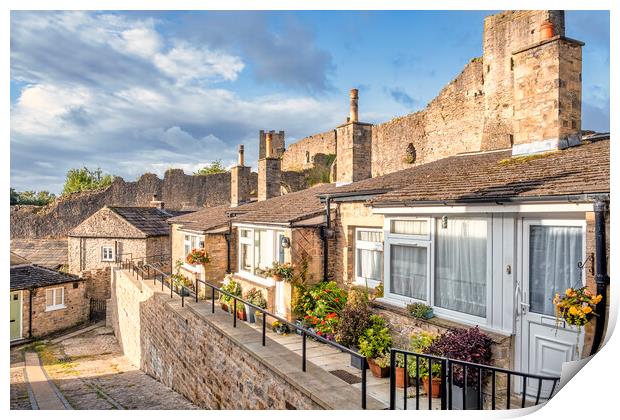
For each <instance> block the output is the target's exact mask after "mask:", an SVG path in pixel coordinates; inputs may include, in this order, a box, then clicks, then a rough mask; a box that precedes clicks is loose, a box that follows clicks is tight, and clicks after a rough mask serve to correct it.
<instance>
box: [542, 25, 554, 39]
mask: <svg viewBox="0 0 620 420" xmlns="http://www.w3.org/2000/svg"><path fill="white" fill-rule="evenodd" d="M554 35H555V34H554V30H553V23H551V22H549V21H548V20H547V21H544V22H543V23H541V24H540V39H541V40H545V39H550V38H553V36H554Z"/></svg>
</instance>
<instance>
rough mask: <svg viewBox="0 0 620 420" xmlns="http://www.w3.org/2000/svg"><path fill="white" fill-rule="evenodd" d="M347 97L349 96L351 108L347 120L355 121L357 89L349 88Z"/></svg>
mask: <svg viewBox="0 0 620 420" xmlns="http://www.w3.org/2000/svg"><path fill="white" fill-rule="evenodd" d="M349 98H350V100H351V101H350V102H351V110H350V116H349V120H350V121H351V122H357V109H358V108H357V100H358V98H359V96H358V90H357V89H351V92H350V93H349Z"/></svg>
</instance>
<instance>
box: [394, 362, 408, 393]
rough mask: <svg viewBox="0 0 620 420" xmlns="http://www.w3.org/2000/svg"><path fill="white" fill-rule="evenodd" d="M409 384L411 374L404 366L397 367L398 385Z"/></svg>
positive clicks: (399, 386)
mask: <svg viewBox="0 0 620 420" xmlns="http://www.w3.org/2000/svg"><path fill="white" fill-rule="evenodd" d="M405 385H406V386H409V375H407V373H406V372H405V368H404V367H396V387H397V388H404V387H405Z"/></svg>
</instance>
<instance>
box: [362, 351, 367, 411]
mask: <svg viewBox="0 0 620 420" xmlns="http://www.w3.org/2000/svg"><path fill="white" fill-rule="evenodd" d="M361 359H362V410H366V363H367V361H366V358H365V357H362V358H361Z"/></svg>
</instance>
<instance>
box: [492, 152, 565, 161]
mask: <svg viewBox="0 0 620 420" xmlns="http://www.w3.org/2000/svg"><path fill="white" fill-rule="evenodd" d="M554 153H558V151H557V150H554V151H552V152H546V153H537V154H535V155H525V156H516V157H509V158H507V159H502V160H500V161H499V162H498V163H499V164H500V165H515V164H521V163H526V162H530V161H532V160H537V159H542V158H544V157H547V156H549V155H552V154H554Z"/></svg>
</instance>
